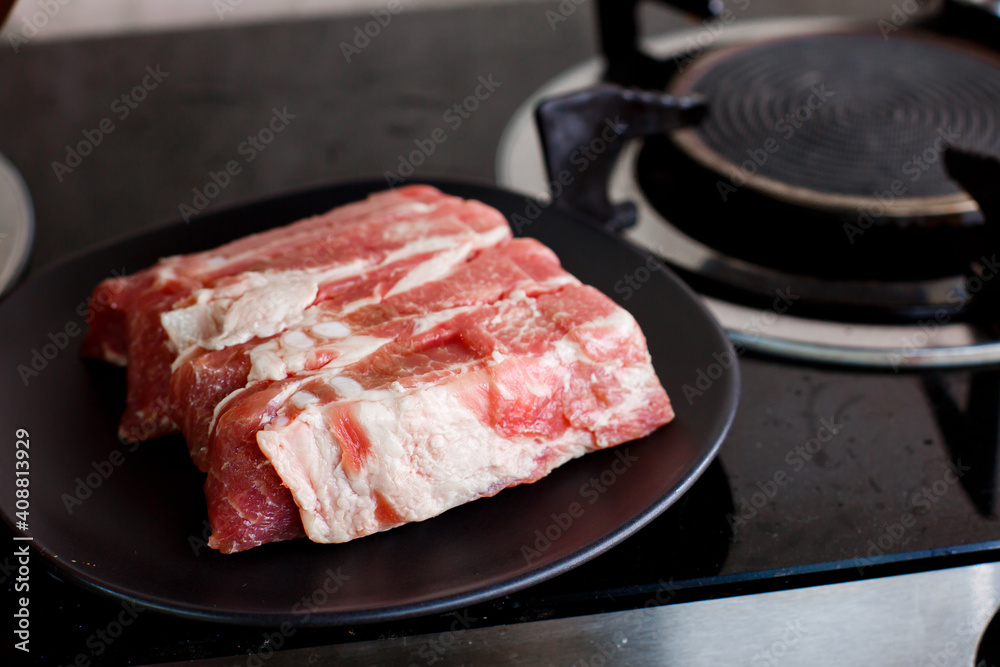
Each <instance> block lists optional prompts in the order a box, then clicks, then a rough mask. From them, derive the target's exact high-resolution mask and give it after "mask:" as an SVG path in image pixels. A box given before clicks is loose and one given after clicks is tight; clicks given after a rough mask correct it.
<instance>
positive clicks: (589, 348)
mask: <svg viewBox="0 0 1000 667" xmlns="http://www.w3.org/2000/svg"><path fill="white" fill-rule="evenodd" d="M102 294H103V295H105V296H103V297H102ZM112 297H113V298H112ZM99 298H104V299H105V300H107V301H108V302H109V303H112V304H114V307H112V308H106V309H105V310H104V315H103V316H102V317H100V318H98V319H97V320H95V323H94V326H93V327H92V330H91V333H90V337H89V338H88V346H87V349H88V351H89V352H90V353H91V354H94V355H97V356H101V357H102V358H105V359H107V360H109V361H119V362H120V361H127V363H128V366H129V404H128V409H127V411H126V414H125V416H124V417H123V420H122V426H123V429H125V430H126V432H127V430H128V429H129V428H134V425H135V424H137V423H138V424H146V425H148V424H150V423H155V424H156V428H155V429H150V428H145V429H143V430H141V432H137V431H134V430H133V431H132V434H133V435H134V434H136V433H138V435H139V436H140V437H135V438H133V439H142V438H146V437H153V436H154V435H157V434H158V433H161V432H166V431H169V430H170V429H174V428H178V427H179V428H180V430H181V431H182V432H183V433H184V436H185V438H186V440H187V442H188V446H189V449H190V451H191V455H192V459H193V460H194V461H195V463H196V464H197V465H198V466H199V467H200V468H201V469H202V470H204V471H206V472H207V473H208V476H207V481H206V485H205V492H206V498H207V501H208V511H209V520H210V523H211V525H212V536H211V538H210V541H209V544H210V545H211V546H213V547H214V548H216V549H219V550H221V551H224V552H227V553H231V552H235V551H241V550H244V549H248V548H251V547H254V546H257V545H260V544H264V543H267V542H273V541H278V540H284V539H291V538H294V537H300V536H302V535H307V536H308V537H309V538H310V539H312V540H314V541H317V542H343V541H347V540H351V539H355V538H357V537H361V536H364V535H369V534H371V533H374V532H377V531H380V530H386V529H388V528H392V527H394V526H397V525H400V524H402V523H406V522H410V521H421V520H424V519H427V518H430V517H432V516H436V515H437V514H440V513H441V512H443V511H445V510H447V509H449V508H451V507H454V506H456V505H459V504H461V503H465V502H468V501H471V500H475V499H476V498H480V497H483V496H489V495H493V494H495V493H497V492H498V491H500V490H501V489H503V488H506V487H509V486H513V485H515V484H522V483H527V482H533V481H535V480H537V479H539V478H541V477H543V476H544V475H546V474H548V473H549V472H550V471H551V470H553V469H554V468H555V467H557V466H559V465H561V464H563V463H565V462H566V461H568V460H570V459H572V458H575V457H577V456H580V455H582V454H585V453H587V452H589V451H593V450H595V449H600V448H604V447H609V446H613V445H616V444H619V443H622V442H626V441H628V440H632V439H635V438H639V437H642V436H645V435H647V434H649V433H650V432H651V431H653V430H655V429H656V428H658V427H659V426H661V425H662V424H664V423H666V422H667V421H669V420H670V419H671V418H672V417H673V412H672V410H671V407H670V402H669V400H668V398H667V396H666V393H665V392H664V390H663V388H662V387H661V386H660V383H659V381H658V380H657V378H656V375H655V373H654V371H653V368H652V365H651V363H650V359H649V354H648V352H647V349H646V344H645V339H644V338H643V335H642V332H641V331H640V330H639V327H638V325H637V324H636V323H635V320H634V319H633V318H632V317H631V315H629V314H628V313H627V312H626V311H624V310H623V309H621V308H620V307H618V306H617V305H616V304H614V303H613V302H612V301H611V300H610V299H608V298H607V297H606V296H604V295H603V294H601V293H600V292H599V291H597V290H595V289H593V288H590V287H587V286H584V285H582V284H580V282H579V281H578V280H577V279H576V278H574V277H573V276H571V275H570V274H568V273H567V272H565V271H564V270H563V269H562V268H561V267H560V266H559V262H558V259H557V258H556V256H555V254H554V253H552V251H551V250H549V249H548V248H546V247H545V246H543V245H542V244H540V243H538V242H537V241H534V240H531V239H517V240H510V230H509V227H508V226H507V224H506V221H505V220H504V218H503V216H502V215H501V214H500V213H499V212H497V211H495V210H494V209H491V208H489V207H486V206H484V205H482V204H479V203H477V202H468V201H463V200H460V199H457V198H454V197H448V196H445V195H442V194H441V193H439V192H438V191H436V190H434V189H433V188H428V187H426V186H414V187H410V188H403V189H401V190H397V191H393V192H389V193H380V194H377V195H373V196H372V197H370V198H369V199H368V200H366V201H365V202H361V203H358V204H353V205H350V206H347V207H343V208H340V209H335V210H334V211H331V212H330V213H327V214H325V215H323V216H318V217H316V218H311V219H309V220H306V221H303V222H300V223H296V224H295V225H292V226H290V227H286V228H284V231H283V232H282V231H281V230H278V231H272V232H267V233H265V234H262V235H256V236H255V237H248V238H247V239H241V240H239V241H236V242H234V243H231V244H228V245H226V246H223V247H221V248H219V249H216V250H213V251H208V252H205V253H198V254H195V255H188V256H182V257H174V258H167V259H165V260H162V261H161V262H160V263H159V264H157V265H156V266H154V267H152V268H151V269H147V270H146V271H144V272H141V273H139V274H136V275H134V276H130V277H128V278H122V279H115V280H113V281H106V282H105V283H102V285H101V286H99V288H98V290H97V291H96V292H95V295H94V299H95V300H96V299H99ZM147 431H148V432H147Z"/></svg>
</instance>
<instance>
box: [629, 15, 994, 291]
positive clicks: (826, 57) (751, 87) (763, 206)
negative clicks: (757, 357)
mask: <svg viewBox="0 0 1000 667" xmlns="http://www.w3.org/2000/svg"><path fill="white" fill-rule="evenodd" d="M669 90H670V92H671V93H673V94H675V95H690V94H699V95H702V96H704V97H705V98H706V100H707V102H708V107H709V109H710V114H709V116H708V118H706V119H705V121H703V122H702V123H701V124H700V125H699V126H697V127H695V128H691V129H686V130H682V131H680V132H676V133H674V134H673V135H672V137H671V138H670V139H667V138H666V137H658V138H653V139H651V140H649V141H647V142H646V148H645V149H644V151H643V155H642V156H641V157H640V164H639V168H638V172H639V181H640V184H641V186H642V188H643V190H644V192H645V193H646V194H647V196H648V197H649V198H650V200H651V202H652V203H653V205H654V206H655V207H656V208H657V209H659V210H660V211H661V212H662V213H663V215H664V217H666V218H667V219H669V220H670V221H671V222H672V223H674V224H676V225H677V226H678V227H680V228H681V229H683V230H684V231H685V232H686V233H687V234H690V235H691V236H692V237H694V238H697V239H699V240H702V241H704V242H705V243H707V244H709V245H711V246H713V247H715V248H718V249H719V250H721V251H723V252H725V253H727V254H730V255H733V256H734V257H740V258H742V259H746V260H748V261H752V262H756V263H759V264H762V265H764V266H768V267H772V268H775V269H780V270H784V271H790V272H793V273H799V274H802V275H809V276H820V277H823V278H832V279H840V280H872V279H876V280H882V281H900V280H926V279H934V278H941V277H945V276H949V275H957V274H962V273H963V272H964V271H965V269H966V268H967V266H968V263H969V261H970V259H971V258H973V257H974V256H975V253H976V251H977V249H978V248H980V247H981V246H982V244H983V231H982V216H981V215H980V213H979V211H978V209H977V207H976V204H975V202H974V201H973V200H972V199H971V198H970V197H969V196H968V195H967V194H965V193H964V192H963V191H962V190H961V189H960V188H959V187H957V186H956V184H955V183H954V182H952V181H951V180H950V179H949V178H948V176H947V174H946V173H945V171H944V169H943V168H942V156H943V153H944V151H945V149H946V148H948V147H949V146H960V147H962V148H966V149H972V150H975V151H978V152H981V153H984V154H997V153H1000V131H998V127H997V115H996V112H995V110H996V109H998V108H1000V59H998V58H997V57H995V56H994V55H993V54H991V53H990V52H988V51H986V50H984V49H981V48H980V47H976V46H972V45H970V44H968V43H964V42H958V41H949V40H945V39H944V38H941V37H939V36H936V35H931V34H928V33H919V32H911V33H909V35H908V36H905V37H904V36H903V35H893V36H892V37H891V38H890V39H884V38H883V37H882V35H881V34H879V33H877V32H876V33H868V32H841V33H832V34H825V35H808V36H799V37H793V38H786V39H778V40H772V41H767V42H763V43H755V44H751V45H743V46H738V47H732V48H728V49H724V50H721V51H717V52H715V53H713V54H711V55H709V56H706V57H702V58H700V59H697V60H696V61H695V64H694V65H693V66H691V67H690V68H688V69H686V70H685V71H683V72H681V73H680V74H679V75H678V76H677V77H676V78H675V79H674V80H673V82H672V83H671V85H670V87H669ZM679 193H684V194H685V196H683V197H681V196H679ZM674 200H682V201H674ZM737 202H738V204H737ZM761 218H764V220H763V221H761ZM751 221H752V223H751ZM775 239H779V240H781V241H783V243H776V242H775ZM787 247H791V248H795V249H796V250H797V252H787V251H786V248H787Z"/></svg>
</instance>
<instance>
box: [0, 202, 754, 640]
mask: <svg viewBox="0 0 1000 667" xmlns="http://www.w3.org/2000/svg"><path fill="white" fill-rule="evenodd" d="M435 185H437V186H438V187H440V188H441V189H442V190H445V191H447V192H450V193H453V194H456V195H459V196H462V197H469V198H475V199H479V200H481V201H484V202H486V203H488V204H491V205H492V206H495V207H497V208H498V209H500V210H501V211H503V212H504V213H506V214H507V216H508V218H512V217H513V216H514V215H515V214H516V215H519V216H522V218H514V220H515V221H521V220H523V221H527V220H528V219H529V218H530V217H531V216H533V215H535V214H536V209H533V208H532V205H531V202H530V201H529V200H526V199H525V198H524V197H522V196H518V195H515V194H512V193H509V192H503V191H500V190H497V189H494V188H489V187H484V186H472V185H463V184H454V183H435ZM382 187H383V186H382V184H380V183H375V182H369V183H358V184H347V185H337V186H331V187H324V188H319V189H315V190H310V191H306V192H300V193H295V194H291V195H287V196H283V197H277V198H273V199H268V200H266V201H261V202H257V203H253V204H249V205H245V206H241V207H239V208H234V209H231V210H227V211H222V212H220V213H215V214H211V215H206V216H204V217H202V218H200V219H197V220H192V222H191V223H190V224H183V223H177V224H173V225H169V226H166V227H160V228H155V229H152V230H149V231H145V232H142V233H139V234H138V235H135V236H132V237H129V238H126V239H123V240H119V241H116V242H113V243H110V244H108V245H105V246H102V247H99V248H96V249H93V250H89V251H87V252H85V253H83V254H79V255H77V256H75V257H72V258H70V259H68V260H66V261H63V262H62V263H59V264H57V265H55V266H52V267H50V268H49V269H47V270H45V271H42V272H40V273H38V274H37V275H35V276H33V277H31V278H30V279H29V280H27V281H26V282H25V283H24V284H23V285H21V286H20V288H19V289H17V290H16V291H15V292H14V293H13V294H11V295H10V296H9V297H8V298H7V299H6V300H5V301H4V302H3V303H2V304H0V321H2V322H3V323H4V324H3V331H4V333H3V344H2V346H0V368H2V369H3V371H4V372H3V374H2V376H0V396H2V399H3V409H2V411H0V434H2V438H3V440H2V451H3V454H2V471H0V509H2V511H3V516H4V519H5V520H6V521H7V523H8V524H10V525H11V526H15V523H16V521H18V517H16V515H15V512H16V510H17V508H16V507H15V501H16V499H15V479H16V476H15V462H16V460H17V459H16V457H17V456H18V454H17V450H18V449H19V448H18V447H17V445H16V440H17V437H16V432H17V429H24V431H26V432H27V433H28V435H29V438H30V449H29V450H28V452H29V454H30V459H29V461H30V468H29V470H30V497H29V499H28V500H29V503H30V507H29V510H28V511H29V515H28V530H27V531H26V532H25V531H18V533H19V534H21V533H24V534H26V535H30V536H32V537H33V538H34V540H33V542H32V544H33V546H34V547H35V548H36V549H38V550H39V551H40V552H41V553H42V554H43V555H44V556H45V557H46V558H48V559H49V560H50V561H51V562H52V563H54V564H55V565H56V566H58V568H59V569H60V570H61V571H62V573H63V574H65V575H69V576H71V577H72V578H73V579H75V580H77V581H79V582H81V583H82V584H84V585H87V586H91V587H93V588H96V589H99V590H102V591H105V592H107V593H110V594H112V595H115V596H119V597H121V598H127V599H130V600H135V601H138V602H140V603H142V604H144V605H148V606H150V607H153V608H157V609H161V610H164V611H169V612H173V613H178V614H182V615H186V616H191V617H197V618H207V619H215V620H223V621H230V622H236V623H254V624H268V625H276V624H279V623H281V622H284V621H290V622H292V623H299V624H308V625H330V624H346V623H363V622H371V621H382V620H389V619H394V618H400V617H404V616H414V615H418V614H426V613H431V612H440V611H445V610H447V609H450V608H456V607H459V606H463V605H467V604H471V603H474V602H478V601H481V600H485V599H487V598H491V597H496V596H500V595H504V594H506V593H510V592H512V591H515V590H517V589H520V588H524V587H527V586H530V585H532V584H535V583H538V582H540V581H542V580H544V579H547V578H549V577H553V576H555V575H557V574H560V573H561V572H565V571H567V570H569V569H571V568H573V567H574V566H576V565H579V564H580V563H583V562H584V561H586V560H588V559H590V558H593V557H594V556H597V555H598V554H600V553H602V552H604V551H605V550H607V549H609V548H611V547H612V546H614V545H615V544H617V543H618V542H621V541H622V540H624V539H625V538H626V537H628V536H629V535H631V534H632V533H634V532H635V531H637V530H639V529H640V528H641V527H642V526H644V525H645V524H646V523H648V522H649V521H650V520H651V519H653V518H654V517H655V516H656V515H658V514H659V513H660V512H662V511H663V510H664V509H666V508H667V507H668V506H669V505H670V504H671V503H673V502H674V501H676V500H677V499H678V498H679V497H680V496H681V494H683V493H684V491H685V490H687V488H688V487H689V486H691V484H692V483H693V482H694V480H695V479H696V478H697V477H698V476H699V475H700V474H701V472H702V471H703V470H704V469H705V467H706V466H707V465H708V463H709V462H710V461H711V459H712V458H713V456H714V455H715V453H716V451H717V450H718V448H719V445H720V444H721V442H722V439H723V437H724V436H725V434H726V431H727V430H728V428H729V425H730V423H731V422H732V419H733V414H734V412H735V410H736V403H737V396H738V393H739V374H738V371H737V368H736V367H735V366H733V367H731V368H729V369H728V370H723V368H722V364H721V363H720V359H722V360H723V361H727V360H728V359H735V357H734V356H733V351H732V348H731V346H730V344H729V342H728V340H727V339H726V337H725V335H724V334H723V332H722V330H721V329H720V328H719V326H718V325H717V324H716V322H715V321H714V319H713V318H712V317H711V316H710V315H709V314H708V311H706V310H705V308H704V307H702V305H701V303H700V302H699V301H698V299H697V297H696V296H695V295H694V294H693V293H692V292H691V291H690V290H689V289H688V288H687V287H686V286H685V285H684V284H683V283H682V282H681V281H680V280H678V279H677V278H676V277H675V276H674V275H673V274H670V273H668V272H667V271H665V270H664V271H660V270H657V271H652V272H650V271H649V270H648V268H647V264H646V261H645V258H644V256H643V255H641V254H640V253H638V252H637V251H636V250H635V249H633V248H632V247H631V246H628V245H627V244H625V243H624V242H622V241H620V240H618V239H616V238H614V237H612V236H610V235H608V234H606V233H604V232H603V231H601V230H599V229H598V228H596V227H595V226H592V225H590V224H588V223H586V222H582V221H579V220H576V219H573V218H571V217H569V216H567V215H563V214H559V213H557V212H555V211H550V210H543V211H542V212H541V214H540V215H538V216H537V217H536V219H535V220H534V221H533V222H531V224H528V225H526V226H523V228H522V229H521V230H520V231H521V232H522V233H523V234H526V235H530V236H534V237H537V238H538V239H540V240H541V241H543V242H544V243H546V244H548V245H549V246H550V247H552V248H553V249H554V250H555V251H556V252H557V253H558V254H559V257H560V258H561V260H562V262H563V264H564V266H565V267H566V268H567V269H568V270H569V271H571V272H572V273H574V274H576V275H577V276H579V277H580V278H581V279H582V280H584V281H585V282H588V283H590V284H592V285H595V286H596V287H598V288H600V289H601V290H603V291H605V292H606V293H607V294H609V295H610V296H611V297H612V298H615V299H616V300H618V301H619V302H620V303H621V304H622V305H623V306H625V307H626V308H627V309H628V310H630V311H631V312H632V313H633V314H634V315H635V316H636V318H637V319H638V321H639V323H640V325H641V326H642V329H643V331H644V332H645V333H646V336H647V338H648V341H649V347H650V352H651V354H652V358H653V362H654V364H655V366H656V370H657V373H658V374H659V376H660V379H661V380H662V382H663V384H664V386H665V388H666V389H667V392H668V393H669V394H670V396H671V398H672V399H673V403H674V407H675V409H676V412H677V418H676V419H675V421H673V422H672V423H671V424H669V425H667V426H665V427H664V428H661V429H660V430H658V431H657V432H656V433H654V434H652V435H651V436H649V437H647V438H645V439H643V440H641V441H636V442H633V443H629V444H626V445H623V446H621V447H619V448H617V449H612V450H606V451H602V452H598V453H595V454H591V455H589V456H586V457H583V458H581V459H578V460H575V461H572V462H570V463H569V464H567V465H565V466H563V467H562V468H560V469H558V470H556V471H555V472H554V473H553V474H552V475H550V476H548V477H546V478H545V479H543V480H541V481H539V482H537V483H535V484H530V485H525V486H520V487H516V488H513V489H508V490H505V491H503V492H501V493H500V494H499V495H497V496H494V497H492V498H487V499H482V500H479V501H476V502H473V503H470V504H467V505H464V506H462V507H458V508H456V509H454V510H451V511H449V512H446V513H445V514H443V515H441V516H439V517H436V518H434V519H431V520H429V521H425V522H423V523H417V524H409V525H406V526H403V527H401V528H397V529H394V530H391V531H388V532H385V533H380V534H378V535H373V536H371V537H366V538H364V539H360V540H357V541H354V542H350V543H348V544H342V545H321V544H313V543H311V542H309V541H307V540H295V541H292V542H285V543H280V544H270V545H265V546H263V547H260V548H257V549H253V550H250V551H248V552H244V553H241V554H235V555H231V556H224V555H221V554H219V553H216V552H214V551H212V550H211V549H209V548H207V547H205V546H204V540H203V537H204V536H205V535H206V534H207V524H206V522H205V502H204V497H203V494H202V490H201V485H202V481H203V476H202V475H201V474H200V473H199V472H198V471H197V470H196V469H195V467H194V466H193V465H192V464H191V462H190V461H189V460H188V457H187V450H186V448H185V446H184V444H183V442H182V440H181V439H180V438H179V437H177V436H173V437H168V438H161V439H159V440H155V441H150V442H147V443H143V444H140V445H124V444H121V443H120V442H119V441H118V440H117V438H116V435H115V433H116V422H117V419H118V415H119V414H120V412H121V410H122V407H123V404H124V392H125V386H124V372H123V371H122V370H121V369H118V368H113V367H110V366H108V365H106V364H102V363H98V362H92V361H84V360H82V359H81V358H80V357H79V356H78V350H79V347H80V342H81V339H82V337H83V336H82V331H83V330H84V329H85V316H86V308H87V297H88V295H89V293H90V291H91V289H92V288H93V287H94V285H96V284H97V283H98V282H99V281H100V280H101V279H103V278H106V277H108V276H110V275H112V274H113V273H114V272H123V271H124V272H133V271H136V270H138V269H141V268H143V267H145V266H148V265H149V264H151V263H153V262H154V261H155V260H156V259H157V258H159V257H161V256H164V255H169V254H175V253H185V252H191V251H195V250H202V249H206V248H209V247H213V246H215V245H218V244H220V243H223V242H225V241H227V240H230V239H232V238H235V237H237V236H241V235H244V234H247V233H250V232H254V231H258V230H261V229H265V228H267V227H270V226H274V225H278V224H283V223H287V222H291V221H293V220H296V219H298V218H301V217H304V216H306V215H309V214H313V213H318V212H321V211H324V210H326V209H328V208H330V207H333V206H335V205H338V204H342V203H346V202H349V201H353V200H357V199H361V198H363V197H364V196H365V195H367V194H368V193H369V192H371V191H374V190H379V189H382ZM627 276H631V279H632V281H633V284H635V285H637V286H640V287H639V289H632V288H629V289H625V288H626V287H627V283H625V282H622V281H623V280H624V279H625V278H626V277H627ZM616 285H617V286H618V289H617V290H616ZM630 290H631V294H630V293H629V291H630ZM626 297H628V298H626ZM724 355H728V356H727V357H725V358H724ZM29 370H30V372H29ZM32 373H37V374H32ZM699 377H700V378H701V380H700V381H699ZM713 378H714V379H713ZM684 385H690V386H691V387H695V388H697V389H698V390H699V391H703V392H704V393H702V394H701V395H694V394H691V396H690V398H691V400H690V401H689V400H688V398H687V397H686V396H685V392H684V391H683V390H682V387H683V386H684ZM21 456H24V455H23V454H22V455H21ZM22 468H23V466H22Z"/></svg>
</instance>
